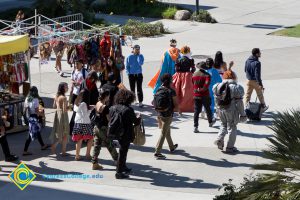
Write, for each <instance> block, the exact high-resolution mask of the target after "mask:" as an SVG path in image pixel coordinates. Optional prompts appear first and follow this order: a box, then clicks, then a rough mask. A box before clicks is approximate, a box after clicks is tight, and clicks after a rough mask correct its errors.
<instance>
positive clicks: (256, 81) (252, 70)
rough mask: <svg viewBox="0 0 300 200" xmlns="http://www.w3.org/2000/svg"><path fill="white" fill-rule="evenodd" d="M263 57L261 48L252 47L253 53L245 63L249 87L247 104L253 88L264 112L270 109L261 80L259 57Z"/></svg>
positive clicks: (246, 98)
mask: <svg viewBox="0 0 300 200" xmlns="http://www.w3.org/2000/svg"><path fill="white" fill-rule="evenodd" d="M260 57H261V52H260V49H259V48H254V49H252V55H251V56H250V57H249V58H248V60H247V61H246V64H245V72H246V77H247V79H248V81H247V89H246V96H245V105H247V104H248V103H249V102H250V100H251V95H252V92H253V90H255V91H256V94H257V97H258V99H259V101H260V103H261V107H262V112H265V111H266V110H268V108H269V107H268V106H266V103H265V99H264V95H263V91H264V86H263V83H262V80H261V63H260V61H259V58H260Z"/></svg>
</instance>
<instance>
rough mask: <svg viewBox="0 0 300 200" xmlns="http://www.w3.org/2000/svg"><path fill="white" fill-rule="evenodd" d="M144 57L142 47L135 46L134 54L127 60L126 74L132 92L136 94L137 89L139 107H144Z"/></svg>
mask: <svg viewBox="0 0 300 200" xmlns="http://www.w3.org/2000/svg"><path fill="white" fill-rule="evenodd" d="M143 64H144V56H143V55H142V54H141V53H140V46H139V45H134V47H133V51H132V54H131V55H130V56H128V57H127V59H126V73H127V75H128V78H129V85H130V90H131V91H132V92H133V93H135V87H137V96H138V101H139V106H140V107H143V100H144V94H143V87H142V84H143V70H142V66H143Z"/></svg>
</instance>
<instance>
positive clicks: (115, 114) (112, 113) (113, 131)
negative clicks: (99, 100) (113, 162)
mask: <svg viewBox="0 0 300 200" xmlns="http://www.w3.org/2000/svg"><path fill="white" fill-rule="evenodd" d="M126 109H127V107H126V106H121V105H115V106H112V107H111V108H110V109H109V117H110V120H109V123H108V131H107V136H108V138H110V139H112V140H118V139H120V138H121V137H122V136H123V134H124V127H123V114H124V111H125V110H126Z"/></svg>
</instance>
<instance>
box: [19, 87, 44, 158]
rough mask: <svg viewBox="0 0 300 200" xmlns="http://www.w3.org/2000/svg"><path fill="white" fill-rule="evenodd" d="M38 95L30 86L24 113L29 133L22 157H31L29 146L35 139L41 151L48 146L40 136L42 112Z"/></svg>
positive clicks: (35, 89)
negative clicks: (26, 116)
mask: <svg viewBox="0 0 300 200" xmlns="http://www.w3.org/2000/svg"><path fill="white" fill-rule="evenodd" d="M39 105H40V104H39V93H38V89H37V87H35V86H32V87H31V88H30V90H29V94H28V96H27V98H26V99H25V106H24V109H25V113H28V114H27V115H28V116H29V119H28V122H29V131H28V136H27V140H26V142H25V147H24V152H23V156H28V155H32V153H31V152H28V148H29V145H30V143H31V141H34V140H35V139H38V141H39V143H40V145H41V148H42V150H47V149H48V148H49V147H50V145H47V144H45V143H44V141H43V139H42V135H41V129H42V126H41V124H40V122H39V116H41V115H42V111H41V110H39Z"/></svg>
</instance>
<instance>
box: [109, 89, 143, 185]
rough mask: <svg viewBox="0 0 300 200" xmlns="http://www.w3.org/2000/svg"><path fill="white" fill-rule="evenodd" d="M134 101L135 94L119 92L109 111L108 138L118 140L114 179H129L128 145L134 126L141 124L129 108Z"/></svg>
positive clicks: (124, 91) (138, 117) (133, 135)
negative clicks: (127, 163)
mask: <svg viewBox="0 0 300 200" xmlns="http://www.w3.org/2000/svg"><path fill="white" fill-rule="evenodd" d="M134 101H135V94H134V93H133V92H131V91H129V90H125V89H124V90H123V89H122V90H119V91H118V92H117V94H116V96H115V105H114V106H112V107H111V108H110V109H109V118H110V121H109V123H108V131H107V135H108V138H110V139H113V140H118V142H119V144H120V149H119V157H118V162H117V169H116V171H117V172H116V175H115V177H116V178H117V179H124V178H129V173H130V172H131V169H130V168H128V167H127V165H126V159H127V153H128V150H129V146H130V143H132V142H133V140H134V137H135V134H134V126H137V125H139V124H140V123H141V117H140V116H139V115H136V114H135V113H134V110H133V108H132V107H131V106H130V105H131V104H132V103H133V102H134Z"/></svg>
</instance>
